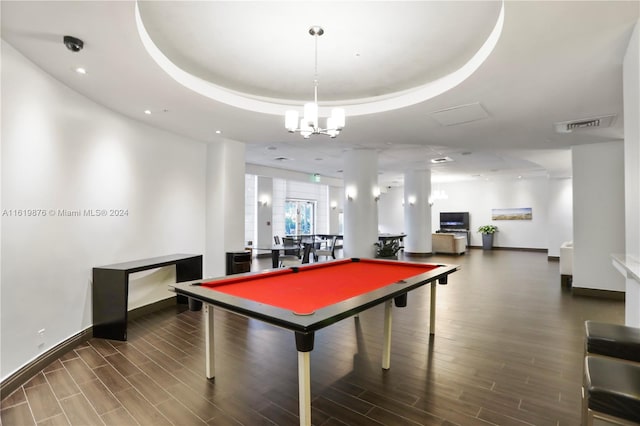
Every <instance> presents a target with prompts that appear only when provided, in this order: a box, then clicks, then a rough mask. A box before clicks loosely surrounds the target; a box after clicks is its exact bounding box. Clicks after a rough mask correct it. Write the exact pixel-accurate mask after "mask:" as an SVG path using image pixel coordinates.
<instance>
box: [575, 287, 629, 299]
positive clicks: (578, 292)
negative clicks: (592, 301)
mask: <svg viewBox="0 0 640 426" xmlns="http://www.w3.org/2000/svg"><path fill="white" fill-rule="evenodd" d="M571 293H572V294H573V295H574V296H584V297H597V298H600V299H610V300H621V301H623V302H624V300H625V292H624V291H613V290H600V289H597V288H584V287H573V288H572V289H571Z"/></svg>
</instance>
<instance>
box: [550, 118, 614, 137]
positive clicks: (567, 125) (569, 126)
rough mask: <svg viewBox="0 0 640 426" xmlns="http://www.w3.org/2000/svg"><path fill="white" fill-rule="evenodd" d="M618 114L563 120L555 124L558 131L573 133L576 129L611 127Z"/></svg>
mask: <svg viewBox="0 0 640 426" xmlns="http://www.w3.org/2000/svg"><path fill="white" fill-rule="evenodd" d="M615 118H616V116H615V114H614V115H603V116H601V117H592V118H583V119H580V120H572V121H563V122H560V123H556V124H555V128H556V132H558V133H571V132H573V131H574V130H589V129H595V128H603V127H611V125H612V124H613V121H614V120H615Z"/></svg>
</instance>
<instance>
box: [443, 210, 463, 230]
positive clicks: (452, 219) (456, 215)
mask: <svg viewBox="0 0 640 426" xmlns="http://www.w3.org/2000/svg"><path fill="white" fill-rule="evenodd" d="M440 229H469V212H441V213H440Z"/></svg>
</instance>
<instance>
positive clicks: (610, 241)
mask: <svg viewBox="0 0 640 426" xmlns="http://www.w3.org/2000/svg"><path fill="white" fill-rule="evenodd" d="M571 155H572V162H573V166H572V167H573V212H574V214H573V234H574V238H573V243H574V247H573V287H574V288H589V289H598V290H612V291H624V280H623V279H622V276H621V275H620V274H619V273H618V272H616V271H615V269H614V267H613V265H612V263H611V254H612V253H623V252H624V247H625V235H624V226H625V225H624V150H623V143H622V141H620V142H607V143H599V144H591V145H579V146H574V147H573V148H572V154H571Z"/></svg>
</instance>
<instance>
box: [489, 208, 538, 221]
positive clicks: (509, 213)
mask: <svg viewBox="0 0 640 426" xmlns="http://www.w3.org/2000/svg"><path fill="white" fill-rule="evenodd" d="M532 218H533V210H532V209H531V207H523V208H520V209H491V220H531V219H532Z"/></svg>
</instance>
